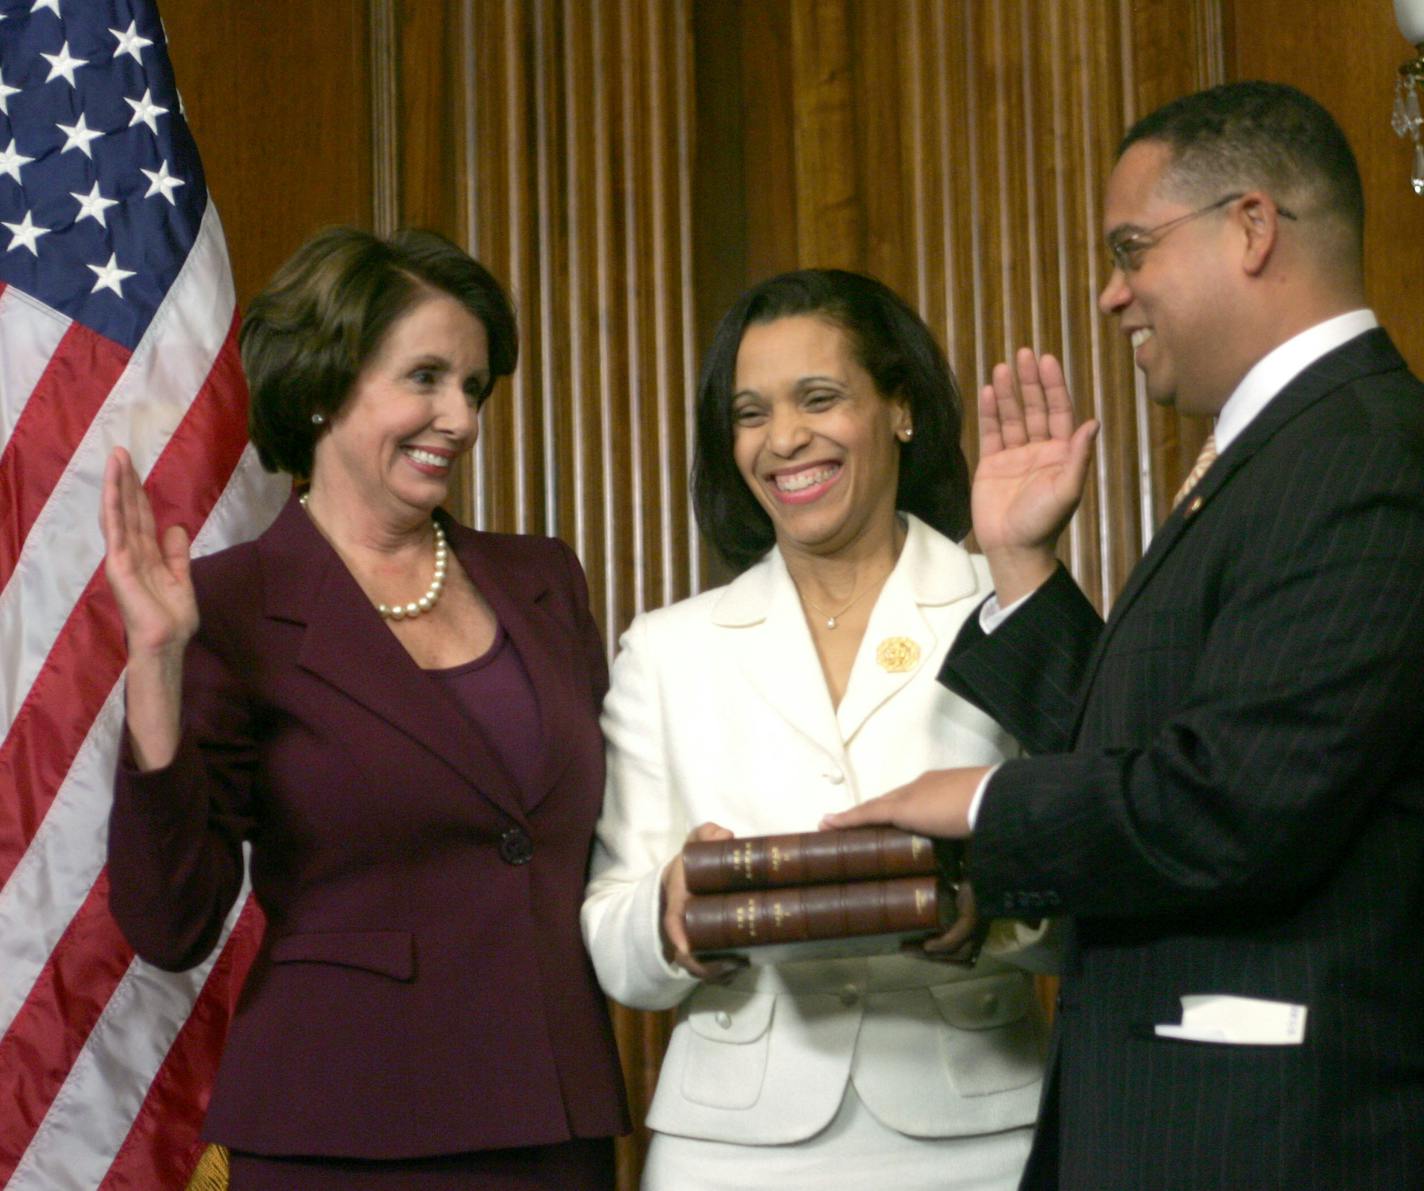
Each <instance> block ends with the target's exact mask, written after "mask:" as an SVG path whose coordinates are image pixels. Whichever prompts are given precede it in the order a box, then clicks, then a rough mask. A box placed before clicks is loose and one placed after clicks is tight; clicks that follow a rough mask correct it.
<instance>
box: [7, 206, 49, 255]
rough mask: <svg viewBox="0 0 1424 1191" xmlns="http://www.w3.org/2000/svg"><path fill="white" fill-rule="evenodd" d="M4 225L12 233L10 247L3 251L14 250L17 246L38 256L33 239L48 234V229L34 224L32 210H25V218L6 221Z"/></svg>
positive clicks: (38, 252)
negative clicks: (13, 221)
mask: <svg viewBox="0 0 1424 1191" xmlns="http://www.w3.org/2000/svg"><path fill="white" fill-rule="evenodd" d="M5 226H6V227H8V228H9V229H10V231H11V232H12V233H13V235H12V236H11V238H10V247H9V248H7V249H6V250H5V251H7V252H14V251H15V249H17V248H28V249H29V250H30V252H31V254H32V255H34V256H39V254H40V250H39V249H38V248H36V247H35V241H36V240H38V239H39V238H40V237H41V236H44V235H48V234H49V230H50V229H49V228H47V227H36V226H35V220H34V212H33V211H26V212H25V218H24V219H23V220H21V221H20V222H19V223H7V224H6V225H5Z"/></svg>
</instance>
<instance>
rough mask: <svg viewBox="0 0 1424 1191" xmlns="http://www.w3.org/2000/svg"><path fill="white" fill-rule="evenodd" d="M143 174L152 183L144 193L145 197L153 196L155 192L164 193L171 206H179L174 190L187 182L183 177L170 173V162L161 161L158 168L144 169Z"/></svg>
mask: <svg viewBox="0 0 1424 1191" xmlns="http://www.w3.org/2000/svg"><path fill="white" fill-rule="evenodd" d="M143 176H144V177H145V178H147V179H148V180H149V182H150V183H152V185H150V186H149V188H148V191H147V192H146V193H145V194H144V196H143V197H144V198H152V197H153V196H154V195H155V194H162V195H163V197H164V198H166V199H167V200H168V202H169V204H170V205H171V206H177V204H176V203H175V202H174V201H173V192H174V191H175V190H176V189H177V188H178V187H180V186H183V185H184V184H185V183H184V182H183V179H182V178H174V177H171V176H170V175H169V173H168V163H167V162H166V161H160V162H159V163H158V169H157V170H144V171H143Z"/></svg>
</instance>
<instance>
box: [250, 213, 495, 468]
mask: <svg viewBox="0 0 1424 1191" xmlns="http://www.w3.org/2000/svg"><path fill="white" fill-rule="evenodd" d="M432 290H436V291H439V292H441V293H445V294H449V295H450V296H451V297H452V298H454V299H455V300H456V301H457V302H459V303H460V304H461V305H462V306H464V307H465V309H466V310H468V311H469V312H470V313H471V314H473V315H474V316H475V317H476V318H477V319H479V320H480V322H481V323H482V324H483V325H484V328H485V333H486V335H487V336H488V338H489V364H490V376H489V384H488V385H487V386H486V387H485V391H484V392H483V393H481V394H480V400H481V401H483V400H484V399H485V398H486V397H488V396H489V393H490V390H491V389H492V388H493V387H494V383H495V381H496V380H497V379H498V378H499V377H501V376H508V375H509V374H510V373H511V372H513V371H514V365H515V362H516V361H517V359H518V357H519V332H518V328H517V326H516V324H515V320H514V308H513V306H512V305H511V304H510V301H509V298H508V296H507V295H506V294H505V292H504V290H503V289H502V288H501V287H500V284H499V282H498V281H496V280H495V279H494V277H492V276H491V275H490V273H489V271H488V270H486V269H485V268H484V266H483V265H481V264H480V263H479V262H478V261H475V260H474V259H473V258H471V256H470V255H469V253H467V252H466V251H465V250H464V249H462V248H460V247H459V246H458V245H456V244H453V243H451V242H450V241H449V240H447V239H446V238H445V237H444V236H441V235H439V234H437V233H436V232H429V231H419V230H415V229H406V230H403V231H398V232H396V234H395V235H393V236H391V237H390V239H388V240H382V239H381V238H379V237H378V236H374V235H372V234H371V233H370V232H366V231H362V230H360V229H359V228H354V227H330V228H327V229H325V230H324V231H320V232H318V233H317V234H316V235H314V236H313V237H312V238H311V239H310V240H308V241H307V242H306V243H305V244H303V245H302V246H301V247H300V248H298V249H297V251H296V252H295V253H293V254H292V256H291V257H290V258H289V259H288V260H287V261H286V263H285V264H283V265H282V266H281V268H279V269H278V270H277V272H276V274H275V275H274V276H273V277H272V280H271V281H270V282H269V283H268V284H267V287H266V289H264V290H263V291H262V292H261V293H260V294H258V295H257V297H255V298H254V299H253V300H252V304H251V306H250V307H249V308H248V311H247V316H246V318H244V319H243V322H242V330H241V332H240V334H239V338H238V343H239V346H240V348H241V351H242V367H243V371H244V372H246V374H247V384H248V388H249V390H250V392H251V404H250V405H249V407H248V417H247V426H248V434H249V435H250V436H251V438H252V444H253V446H255V447H256V448H257V457H258V458H259V459H260V460H261V462H262V466H263V467H265V468H266V469H267V470H268V471H285V472H288V473H290V474H291V475H293V476H296V477H298V478H300V479H305V478H307V477H309V476H310V475H311V468H312V456H313V452H314V451H315V448H316V440H317V438H318V437H319V434H320V431H321V429H322V427H321V426H319V425H317V424H315V423H314V422H313V421H312V416H313V415H314V414H320V415H321V417H322V419H323V420H324V421H325V422H330V421H331V419H332V418H333V417H335V416H336V414H337V412H338V411H339V410H340V409H341V407H342V405H344V404H345V402H346V399H347V397H348V396H349V395H350V393H351V386H352V384H353V383H354V382H355V380H356V377H357V375H358V374H359V373H360V371H361V369H362V367H363V366H364V365H365V364H366V362H367V361H368V360H369V359H370V358H371V356H372V355H374V354H375V352H376V351H377V349H378V348H379V347H380V345H381V341H382V340H383V339H384V338H385V335H386V332H387V331H389V330H390V328H391V326H392V324H394V323H395V322H396V320H398V319H399V318H400V317H401V316H402V315H404V314H405V313H406V312H407V311H409V310H410V309H411V308H412V307H413V306H415V305H417V304H418V303H419V302H421V301H422V300H423V299H424V298H426V297H428V296H429V295H430V292H431V291H432Z"/></svg>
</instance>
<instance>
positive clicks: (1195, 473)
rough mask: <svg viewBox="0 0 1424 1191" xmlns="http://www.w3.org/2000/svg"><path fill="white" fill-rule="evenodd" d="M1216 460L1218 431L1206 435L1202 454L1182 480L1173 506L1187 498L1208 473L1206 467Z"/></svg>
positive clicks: (1173, 500)
mask: <svg viewBox="0 0 1424 1191" xmlns="http://www.w3.org/2000/svg"><path fill="white" fill-rule="evenodd" d="M1215 462H1216V432H1215V431H1213V432H1212V433H1210V434H1208V435H1207V436H1206V442H1204V443H1202V449H1201V454H1200V455H1198V456H1197V461H1196V462H1195V463H1193V464H1192V470H1191V471H1189V472H1188V473H1187V478H1186V479H1185V480H1183V481H1182V486H1181V487H1180V488H1178V489H1177V495H1176V496H1174V497H1173V498H1172V507H1173V508H1174V509H1175V508H1176V507H1177V506H1178V505H1179V504H1181V503H1182V501H1184V500H1186V499H1187V496H1188V494H1189V493H1190V492H1191V490H1192V489H1193V488H1195V487H1196V486H1197V482H1198V481H1199V480H1200V479H1201V478H1202V476H1204V475H1206V469H1207V468H1209V467H1210V466H1211V465H1212V464H1213V463H1215Z"/></svg>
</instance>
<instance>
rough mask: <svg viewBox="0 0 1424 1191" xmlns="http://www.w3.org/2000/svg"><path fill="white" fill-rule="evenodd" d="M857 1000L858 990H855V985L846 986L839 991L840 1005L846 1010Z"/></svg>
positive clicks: (858, 997) (858, 996) (858, 998)
mask: <svg viewBox="0 0 1424 1191" xmlns="http://www.w3.org/2000/svg"><path fill="white" fill-rule="evenodd" d="M859 1000H860V989H858V988H856V986H855V985H853V984H847V985H846V986H845V987H844V988H843V989H841V1004H842V1005H844V1006H845V1007H846V1008H847V1009H849V1008H850V1007H851V1006H852V1005H854V1004H855V1003H856V1002H857V1001H859Z"/></svg>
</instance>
